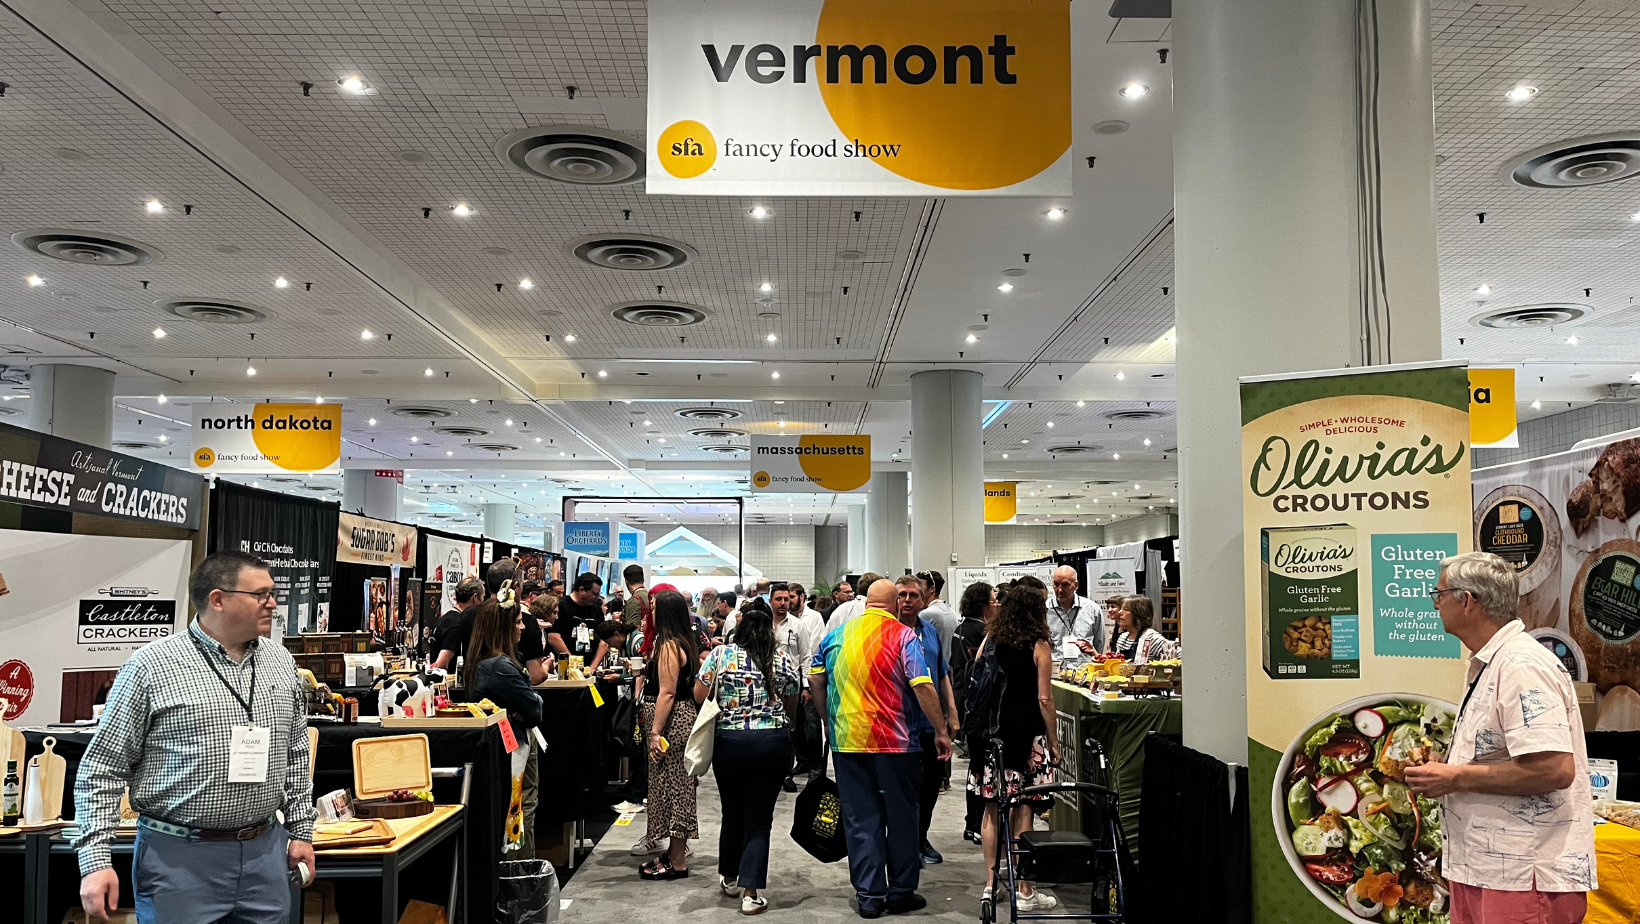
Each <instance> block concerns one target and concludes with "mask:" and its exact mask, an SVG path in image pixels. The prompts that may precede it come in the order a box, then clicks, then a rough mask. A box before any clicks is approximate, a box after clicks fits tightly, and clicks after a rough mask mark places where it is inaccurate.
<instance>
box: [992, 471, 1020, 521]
mask: <svg viewBox="0 0 1640 924" xmlns="http://www.w3.org/2000/svg"><path fill="white" fill-rule="evenodd" d="M1018 513H1019V485H1018V483H1016V482H1013V481H987V482H985V522H987V523H1012V522H1013V521H1014V516H1015V515H1016V514H1018Z"/></svg>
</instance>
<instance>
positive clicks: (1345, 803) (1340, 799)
mask: <svg viewBox="0 0 1640 924" xmlns="http://www.w3.org/2000/svg"><path fill="white" fill-rule="evenodd" d="M1315 797H1316V798H1317V799H1319V800H1320V801H1321V804H1322V805H1325V806H1326V807H1327V808H1331V809H1337V810H1338V811H1339V813H1340V814H1345V815H1347V814H1349V813H1350V812H1353V811H1355V803H1356V802H1357V801H1359V799H1360V794H1359V793H1357V792H1356V791H1355V786H1354V784H1352V783H1351V782H1350V781H1349V780H1347V779H1345V778H1343V777H1337V778H1335V779H1333V781H1332V782H1330V783H1328V784H1327V785H1326V786H1324V787H1322V788H1321V789H1318V790H1316V794H1315Z"/></svg>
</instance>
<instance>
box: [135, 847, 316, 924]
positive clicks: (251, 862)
mask: <svg viewBox="0 0 1640 924" xmlns="http://www.w3.org/2000/svg"><path fill="white" fill-rule="evenodd" d="M289 843H290V836H289V835H288V834H286V833H285V829H284V827H282V826H280V825H274V826H272V827H271V828H269V829H268V830H267V831H265V832H263V833H262V836H261V837H258V838H256V839H255V840H250V841H195V840H189V839H187V838H184V837H174V836H172V835H169V834H161V833H159V832H157V831H151V830H149V829H148V828H145V827H139V828H137V843H136V853H135V856H134V858H133V861H132V878H133V879H134V881H135V886H136V887H135V889H133V891H134V892H135V894H136V899H137V921H138V922H139V924H196V922H197V924H215V922H219V921H220V922H224V924H284V922H286V921H289V920H290V901H291V884H290V869H289V866H288V864H287V861H286V859H285V850H286V845H287V844H289Z"/></svg>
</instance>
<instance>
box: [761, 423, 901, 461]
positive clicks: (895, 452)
mask: <svg viewBox="0 0 1640 924" xmlns="http://www.w3.org/2000/svg"><path fill="white" fill-rule="evenodd" d="M785 425H786V422H785V421H784V420H782V421H780V426H782V427H784V426H785ZM894 454H895V455H899V454H900V451H899V450H898V449H896V450H894Z"/></svg>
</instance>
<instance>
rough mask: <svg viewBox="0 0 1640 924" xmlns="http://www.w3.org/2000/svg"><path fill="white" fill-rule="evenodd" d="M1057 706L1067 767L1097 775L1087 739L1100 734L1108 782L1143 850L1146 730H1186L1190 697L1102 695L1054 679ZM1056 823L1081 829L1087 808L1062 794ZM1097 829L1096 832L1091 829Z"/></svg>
mask: <svg viewBox="0 0 1640 924" xmlns="http://www.w3.org/2000/svg"><path fill="white" fill-rule="evenodd" d="M1053 687H1054V690H1053V698H1054V708H1055V710H1057V711H1058V713H1059V747H1060V751H1061V753H1062V754H1063V755H1064V760H1065V763H1064V766H1063V768H1062V769H1063V772H1064V773H1066V774H1067V775H1069V774H1072V773H1074V774H1075V775H1076V776H1077V777H1078V778H1079V779H1082V780H1089V781H1094V776H1093V774H1092V773H1091V772H1090V771H1089V769H1088V768H1086V767H1083V766H1082V747H1081V744H1082V742H1083V741H1084V740H1086V739H1088V738H1094V739H1097V740H1098V741H1099V743H1100V744H1101V745H1103V746H1104V749H1105V755H1106V758H1107V759H1108V760H1109V762H1110V767H1109V777H1108V779H1107V780H1106V785H1108V786H1110V787H1111V788H1113V789H1115V790H1116V793H1117V799H1118V802H1119V805H1120V810H1121V817H1122V831H1123V833H1124V834H1126V835H1127V841H1128V847H1129V849H1130V850H1131V851H1132V852H1133V854H1134V855H1135V856H1138V853H1139V787H1140V782H1141V781H1142V780H1143V779H1144V773H1145V736H1146V735H1147V734H1149V733H1150V732H1153V731H1155V732H1162V733H1164V734H1174V735H1177V734H1180V733H1181V732H1183V730H1184V703H1183V702H1181V701H1180V700H1179V699H1178V698H1177V697H1170V698H1167V699H1160V698H1154V697H1147V698H1143V699H1099V698H1097V697H1096V696H1095V695H1094V694H1092V693H1090V692H1089V691H1088V690H1086V689H1084V688H1081V687H1076V686H1072V685H1070V684H1067V683H1060V682H1058V681H1055V682H1054V685H1053ZM1052 825H1053V827H1054V828H1055V829H1058V830H1080V829H1081V828H1082V813H1081V811H1080V810H1079V808H1078V806H1077V805H1076V804H1075V803H1073V802H1071V801H1068V800H1064V799H1056V800H1055V802H1054V807H1053V816H1052ZM1089 833H1092V832H1089Z"/></svg>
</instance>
